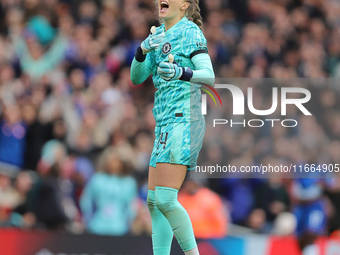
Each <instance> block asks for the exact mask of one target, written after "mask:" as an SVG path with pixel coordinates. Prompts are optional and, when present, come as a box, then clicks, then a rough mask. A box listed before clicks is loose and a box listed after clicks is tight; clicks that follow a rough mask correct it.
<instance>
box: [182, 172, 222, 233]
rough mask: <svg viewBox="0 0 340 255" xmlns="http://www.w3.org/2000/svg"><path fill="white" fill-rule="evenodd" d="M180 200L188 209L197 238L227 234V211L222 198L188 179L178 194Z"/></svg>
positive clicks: (195, 181)
mask: <svg viewBox="0 0 340 255" xmlns="http://www.w3.org/2000/svg"><path fill="white" fill-rule="evenodd" d="M178 201H179V202H180V203H181V205H182V206H183V207H184V208H185V209H186V210H187V212H188V214H189V216H190V219H191V222H192V226H193V229H194V233H195V237H196V238H222V237H224V236H226V234H227V222H228V218H227V215H228V214H227V211H226V207H225V205H224V204H223V202H222V199H221V198H220V197H219V196H218V195H217V194H216V193H214V192H213V191H211V190H209V189H208V188H206V187H203V186H202V185H201V184H199V183H198V181H197V180H194V179H188V180H186V181H185V182H184V184H183V187H182V189H181V191H180V192H179V194H178Z"/></svg>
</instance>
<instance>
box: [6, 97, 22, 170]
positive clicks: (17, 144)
mask: <svg viewBox="0 0 340 255" xmlns="http://www.w3.org/2000/svg"><path fill="white" fill-rule="evenodd" d="M25 137H26V125H25V123H24V122H23V121H22V118H21V113H20V108H19V106H18V105H16V104H13V103H9V104H7V105H5V107H4V114H3V117H2V119H0V161H2V162H5V163H8V164H12V165H15V166H18V167H23V166H24V163H25V162H24V156H25V150H26V141H25Z"/></svg>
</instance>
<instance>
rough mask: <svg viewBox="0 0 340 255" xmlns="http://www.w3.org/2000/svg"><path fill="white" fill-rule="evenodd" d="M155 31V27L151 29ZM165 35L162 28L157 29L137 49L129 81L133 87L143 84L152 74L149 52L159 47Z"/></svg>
mask: <svg viewBox="0 0 340 255" xmlns="http://www.w3.org/2000/svg"><path fill="white" fill-rule="evenodd" d="M153 29H155V27H153ZM164 36H165V33H164V31H163V29H162V28H160V27H159V28H157V29H156V32H154V31H153V32H151V34H150V35H149V36H148V37H147V38H146V39H145V40H144V41H143V42H142V44H141V45H140V46H139V47H138V48H137V50H136V53H135V57H134V59H133V61H132V64H131V71H130V79H131V81H132V83H133V84H134V85H138V84H141V83H142V82H144V81H145V80H146V79H147V78H148V77H149V75H150V74H151V72H152V61H151V57H150V54H151V53H150V52H151V51H153V50H154V49H156V48H158V47H159V44H160V43H161V42H162V41H163V39H164Z"/></svg>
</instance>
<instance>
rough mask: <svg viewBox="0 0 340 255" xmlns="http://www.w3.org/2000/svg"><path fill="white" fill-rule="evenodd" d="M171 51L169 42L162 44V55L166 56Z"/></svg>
mask: <svg viewBox="0 0 340 255" xmlns="http://www.w3.org/2000/svg"><path fill="white" fill-rule="evenodd" d="M170 51H171V44H170V43H169V42H167V43H164V45H163V47H162V52H163V54H168V53H169V52H170Z"/></svg>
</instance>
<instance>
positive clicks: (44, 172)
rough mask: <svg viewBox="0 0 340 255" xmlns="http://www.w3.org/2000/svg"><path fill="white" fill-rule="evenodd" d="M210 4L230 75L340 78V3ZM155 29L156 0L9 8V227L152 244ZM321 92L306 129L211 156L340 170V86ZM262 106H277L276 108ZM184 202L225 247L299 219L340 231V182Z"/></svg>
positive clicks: (3, 96) (1, 212)
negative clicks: (136, 73) (143, 73)
mask: <svg viewBox="0 0 340 255" xmlns="http://www.w3.org/2000/svg"><path fill="white" fill-rule="evenodd" d="M200 6H201V14H202V17H203V21H204V27H203V31H204V34H205V36H206V38H207V40H208V48H209V55H210V57H211V59H212V62H213V66H214V70H215V74H216V77H219V78H267V77H269V78H328V77H333V78H337V77H340V64H339V63H340V44H339V41H340V3H339V2H338V1H336V0H296V1H295V0H271V1H268V0H249V1H246V0H230V1H223V0H209V1H207V0H205V1H204V0H202V1H201V3H200ZM152 25H158V21H157V14H156V12H155V5H154V1H153V0H96V1H81V0H73V1H66V0H47V1H42V0H1V1H0V116H1V118H0V162H1V165H0V169H1V171H0V225H1V226H7V227H9V226H15V227H22V228H49V229H66V230H68V231H71V232H74V233H81V232H84V231H88V232H90V233H96V234H105V235H106V234H107V235H124V234H128V233H133V234H141V233H148V234H150V231H151V220H150V218H149V213H148V210H147V207H146V204H145V199H146V193H147V185H146V181H147V170H148V163H149V157H150V152H151V150H152V147H153V139H154V135H153V130H154V125H155V121H154V119H153V116H152V107H153V95H154V92H155V89H154V87H153V84H152V81H151V79H148V80H147V81H146V82H144V83H143V84H141V85H138V86H133V85H132V83H131V81H130V73H129V72H130V64H131V61H132V59H133V57H134V52H135V49H136V48H137V46H138V45H139V44H140V43H141V41H142V40H143V39H144V38H145V37H147V35H148V33H149V29H150V27H151V26H152ZM318 89H319V91H318V93H314V94H313V93H312V95H313V100H312V102H313V105H314V107H315V108H317V110H318V111H317V112H318V113H319V114H315V116H314V115H313V117H305V118H304V117H302V116H300V125H301V129H294V131H293V132H291V133H288V132H287V129H285V128H282V127H280V126H278V127H275V128H273V129H272V130H271V131H270V132H269V131H268V130H266V129H265V128H261V129H259V132H253V130H250V129H249V128H245V129H241V130H233V129H227V131H226V132H225V133H224V137H223V139H222V141H219V142H216V139H217V138H216V137H215V136H214V134H213V133H214V132H213V131H212V130H209V129H207V132H206V138H205V142H206V143H207V144H209V145H208V147H207V148H203V150H202V152H201V155H202V157H204V158H206V159H207V160H208V161H209V162H210V163H213V164H216V163H221V164H225V163H230V162H232V163H234V164H235V165H237V164H239V162H243V164H244V165H246V164H247V163H246V162H248V163H249V164H248V165H251V164H254V163H255V162H257V163H263V162H267V163H268V162H270V163H272V164H274V165H275V164H280V163H281V162H283V161H285V162H295V163H296V162H309V163H318V162H320V161H322V160H326V162H327V163H332V164H335V163H339V162H340V140H339V139H340V111H339V110H340V105H339V101H338V100H337V99H338V98H339V88H336V87H335V88H334V87H329V86H326V85H325V87H323V88H322V89H320V88H318ZM314 95H316V96H314ZM256 97H257V102H262V103H263V107H266V104H264V103H265V102H266V100H265V99H266V97H265V96H263V95H262V94H261V93H257V94H256ZM269 98H270V97H269ZM292 114H294V112H293V113H292ZM301 130H303V132H302V131H301ZM222 161H223V162H222ZM322 162H323V161H322ZM28 170H30V171H28ZM179 199H180V201H181V202H182V204H183V205H184V207H186V208H188V211H189V214H192V215H191V218H192V220H193V225H194V229H195V232H196V236H197V237H201V238H206V237H221V236H224V235H225V234H226V232H227V222H231V223H233V224H237V225H241V226H245V227H248V228H251V229H253V231H256V232H260V233H274V232H275V229H276V228H275V224H276V223H275V220H276V219H277V218H278V217H279V215H282V214H285V213H287V212H292V213H293V214H292V215H295V216H294V217H293V219H295V220H296V221H297V227H296V231H295V232H296V234H297V235H298V236H304V235H307V234H308V235H309V237H310V236H315V235H316V236H317V235H324V234H330V233H332V232H333V233H334V231H336V230H339V229H340V184H339V182H338V179H332V180H330V181H320V180H318V179H289V180H284V179H261V180H259V179H245V178H226V179H212V180H191V181H187V182H186V183H185V185H184V188H183V190H182V191H181V194H180V197H179ZM201 201H205V202H206V206H204V208H202V202H201ZM195 208H199V209H196V210H195ZM204 210H205V211H204ZM309 214H311V216H310V217H306V215H309ZM193 215H194V216H193ZM285 215H286V214H285ZM288 218H289V219H292V218H290V217H288ZM309 218H310V219H311V220H306V219H309ZM208 227H209V231H208V230H207V229H208ZM202 229H205V230H206V231H202ZM208 233H210V234H208ZM287 234H291V233H287ZM306 239H308V237H306ZM306 242H308V241H306Z"/></svg>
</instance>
